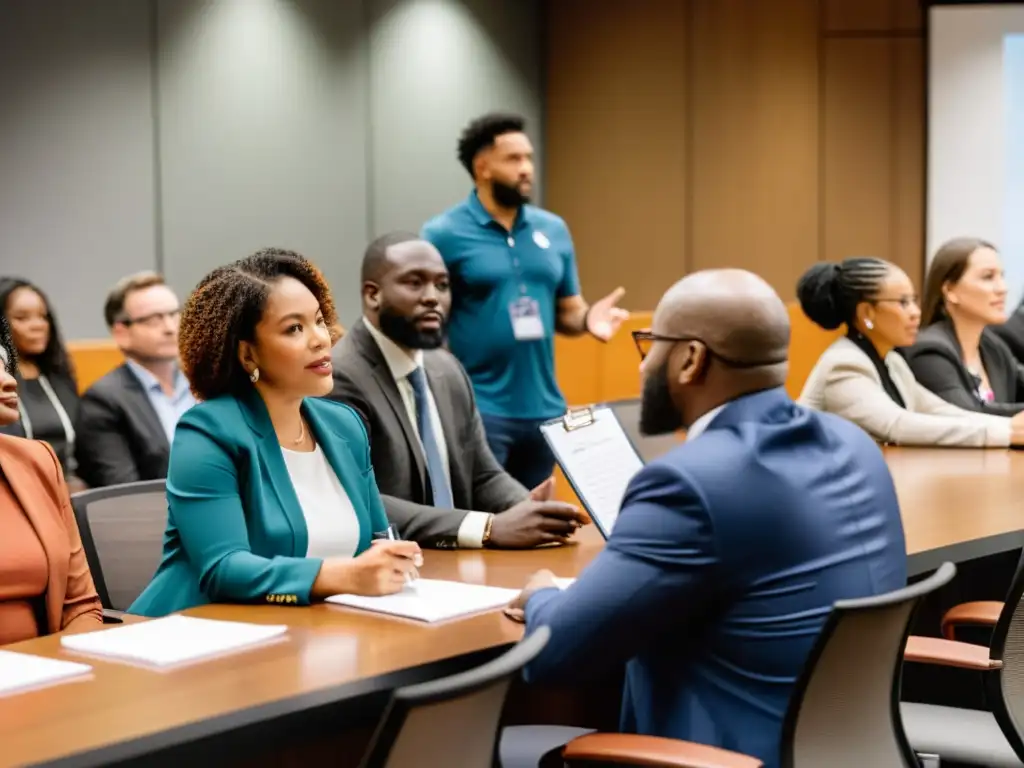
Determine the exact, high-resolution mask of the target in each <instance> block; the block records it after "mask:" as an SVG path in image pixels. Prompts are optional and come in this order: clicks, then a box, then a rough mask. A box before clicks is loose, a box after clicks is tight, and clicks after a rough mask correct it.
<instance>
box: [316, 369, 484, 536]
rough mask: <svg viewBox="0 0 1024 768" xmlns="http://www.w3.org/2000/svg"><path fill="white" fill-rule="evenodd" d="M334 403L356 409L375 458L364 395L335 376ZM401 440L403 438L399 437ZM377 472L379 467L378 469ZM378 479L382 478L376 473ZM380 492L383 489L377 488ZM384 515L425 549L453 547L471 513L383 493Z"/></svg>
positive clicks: (344, 380) (346, 380) (400, 531)
mask: <svg viewBox="0 0 1024 768" xmlns="http://www.w3.org/2000/svg"><path fill="white" fill-rule="evenodd" d="M328 398H329V399H331V400H336V401H337V402H339V403H344V404H345V405H347V406H349V407H351V408H353V409H354V410H355V412H356V413H358V414H359V417H360V418H361V419H362V420H363V424H365V425H366V434H367V435H368V436H369V438H370V455H371V456H373V455H374V454H373V441H374V433H373V421H372V419H371V418H370V413H371V412H372V408H371V407H370V404H369V403H368V402H367V401H366V398H365V397H364V396H363V392H362V390H361V389H360V387H359V386H358V385H357V384H355V383H354V382H353V381H352V380H351V379H349V378H348V377H347V376H345V375H344V374H340V375H339V373H335V375H334V389H333V390H332V391H331V394H330V395H328ZM399 439H404V438H401V437H399ZM375 469H376V468H375ZM376 474H377V476H378V477H380V476H381V475H383V472H381V471H380V470H377V471H376ZM378 490H380V489H378ZM381 499H382V500H383V502H384V512H385V514H387V517H388V520H389V521H390V522H392V523H394V524H395V525H396V526H398V531H399V533H400V534H401V536H402V538H403V539H408V540H410V541H415V542H416V543H417V544H419V545H421V546H424V547H447V548H452V547H454V546H455V543H456V541H457V538H458V532H459V526H460V525H461V524H462V520H463V518H464V517H465V516H466V515H467V514H468V510H464V509H440V508H438V507H431V506H427V505H426V504H417V503H416V502H414V501H409V500H408V499H403V498H400V497H398V496H392V495H390V494H387V493H384V491H383V490H381Z"/></svg>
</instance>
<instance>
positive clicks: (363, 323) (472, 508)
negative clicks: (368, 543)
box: [330, 233, 588, 548]
mask: <svg viewBox="0 0 1024 768" xmlns="http://www.w3.org/2000/svg"><path fill="white" fill-rule="evenodd" d="M362 298H363V317H362V319H360V320H359V321H358V322H357V323H356V324H355V325H354V326H353V327H352V328H351V329H350V330H349V331H348V333H346V334H345V336H344V338H342V340H341V341H340V342H339V343H338V345H337V346H336V347H335V349H334V353H333V363H334V391H333V393H332V394H331V395H330V397H331V398H332V399H334V400H338V401H340V402H343V403H346V404H348V405H350V406H352V407H353V408H355V409H356V410H357V411H358V412H359V413H360V414H361V415H362V417H363V420H364V421H365V423H366V425H367V430H368V432H369V435H370V452H371V459H372V462H373V468H374V474H375V475H376V478H377V486H378V487H379V488H380V492H381V494H382V496H383V498H384V506H385V509H386V511H387V515H388V518H389V519H390V520H392V521H393V522H394V523H396V524H397V525H398V527H399V530H400V532H401V534H402V536H403V537H404V538H407V539H413V540H415V541H417V542H419V543H420V544H423V545H427V546H434V547H438V548H456V547H465V548H473V547H486V546H489V547H503V548H526V547H534V546H538V545H540V544H550V543H557V542H565V541H567V540H568V539H569V537H570V536H572V534H573V533H574V532H575V531H576V529H577V528H578V527H579V526H580V525H583V524H585V523H586V522H588V518H587V517H586V515H585V514H584V513H582V512H580V511H579V510H578V509H577V508H576V507H574V506H572V505H570V504H566V503H564V502H559V501H553V500H552V499H551V491H552V487H553V481H552V480H551V479H548V480H547V481H546V482H544V483H542V484H541V485H540V486H538V487H537V488H535V489H533V491H527V490H526V489H525V488H524V487H523V486H522V485H520V484H519V483H518V482H517V481H515V480H514V479H512V477H511V476H510V475H508V474H507V473H506V472H505V471H504V470H503V469H502V468H501V466H500V465H499V464H498V463H497V461H495V459H494V456H493V455H492V454H491V451H490V448H488V446H487V439H486V437H485V435H484V429H483V424H482V422H481V420H480V414H479V413H478V412H477V409H476V401H475V399H474V397H473V389H472V386H471V385H470V382H469V377H468V376H467V375H466V372H465V371H464V370H463V368H462V366H461V364H460V363H459V362H458V360H456V359H455V358H454V357H453V356H452V355H451V354H450V353H449V352H448V351H447V350H445V349H442V348H441V347H442V345H443V343H444V337H445V324H446V321H447V318H448V312H449V309H450V307H451V293H450V288H449V281H448V271H447V269H446V268H445V265H444V261H443V260H442V258H441V254H440V253H438V251H437V249H436V248H434V246H432V245H431V244H430V243H428V242H426V241H425V240H421V239H420V238H419V237H418V236H416V235H413V234H407V233H395V234H391V235H385V236H383V237H381V238H378V239H377V240H375V241H374V242H373V243H371V244H370V246H369V248H368V249H367V251H366V255H365V257H364V259H363V269H362Z"/></svg>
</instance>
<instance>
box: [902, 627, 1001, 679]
mask: <svg viewBox="0 0 1024 768" xmlns="http://www.w3.org/2000/svg"><path fill="white" fill-rule="evenodd" d="M903 660H904V661H917V662H920V663H922V664H941V665H942V666H944V667H958V668H960V669H975V670H979V671H982V672H986V671H988V670H990V669H999V668H1000V667H1002V666H1003V662H1001V661H996V660H995V659H990V658H989V655H988V648H986V647H985V646H984V645H973V644H971V643H960V642H957V641H956V640H943V639H942V638H939V637H921V636H919V635H911V636H910V637H908V638H907V647H906V649H905V650H904V651H903Z"/></svg>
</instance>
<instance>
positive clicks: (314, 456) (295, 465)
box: [281, 445, 360, 558]
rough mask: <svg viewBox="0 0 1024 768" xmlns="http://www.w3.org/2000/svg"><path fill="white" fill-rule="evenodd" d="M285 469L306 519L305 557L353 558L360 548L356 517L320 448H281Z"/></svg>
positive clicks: (350, 503) (357, 519) (349, 501)
mask: <svg viewBox="0 0 1024 768" xmlns="http://www.w3.org/2000/svg"><path fill="white" fill-rule="evenodd" d="M281 453H282V454H283V455H284V463H285V466H287V467H288V475H289V476H290V477H291V480H292V486H293V487H294V488H295V495H296V496H298V497H299V506H301V507H302V515H303V517H305V519H306V530H307V531H308V534H309V544H308V546H307V548H306V557H319V558H325V557H352V556H353V555H355V553H356V548H357V547H358V546H359V535H360V530H359V518H358V517H357V516H356V510H355V507H353V506H352V502H351V500H350V499H349V498H348V494H347V493H345V489H344V488H342V487H341V481H339V480H338V476H337V474H335V472H334V468H333V467H331V465H330V463H329V462H328V461H327V457H326V456H325V455H324V452H323V451H322V450H320V446H319V445H318V446H316V448H314V449H313V450H312V451H309V452H305V453H300V452H298V451H289V450H288V449H287V448H282V449H281Z"/></svg>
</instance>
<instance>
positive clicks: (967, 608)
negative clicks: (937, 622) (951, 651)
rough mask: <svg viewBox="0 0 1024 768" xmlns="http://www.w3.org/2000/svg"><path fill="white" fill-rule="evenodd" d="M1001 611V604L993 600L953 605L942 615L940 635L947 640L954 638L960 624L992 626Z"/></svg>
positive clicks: (996, 621) (997, 619)
mask: <svg viewBox="0 0 1024 768" xmlns="http://www.w3.org/2000/svg"><path fill="white" fill-rule="evenodd" d="M1002 612H1003V604H1002V603H1000V602H998V601H995V600H980V601H978V602H976V603H960V605H954V606H953V607H952V608H950V609H949V610H948V611H946V614H945V615H944V616H943V617H942V636H943V637H944V638H946V639H947V640H955V639H956V628H957V627H958V626H960V625H962V624H974V625H978V626H983V627H994V626H995V625H996V624H997V623H998V621H999V615H1000V614H1001V613H1002Z"/></svg>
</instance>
